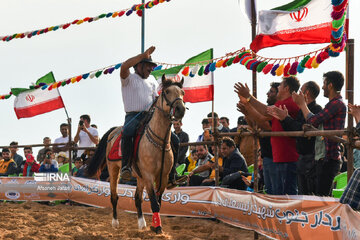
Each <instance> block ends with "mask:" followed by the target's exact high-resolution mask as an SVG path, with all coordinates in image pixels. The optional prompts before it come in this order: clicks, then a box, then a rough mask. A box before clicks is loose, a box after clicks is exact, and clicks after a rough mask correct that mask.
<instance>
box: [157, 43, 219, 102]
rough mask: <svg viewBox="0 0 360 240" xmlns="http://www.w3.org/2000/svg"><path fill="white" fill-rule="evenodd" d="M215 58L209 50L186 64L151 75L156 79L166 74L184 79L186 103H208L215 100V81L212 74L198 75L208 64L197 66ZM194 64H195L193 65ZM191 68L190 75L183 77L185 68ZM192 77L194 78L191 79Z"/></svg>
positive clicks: (211, 50)
mask: <svg viewBox="0 0 360 240" xmlns="http://www.w3.org/2000/svg"><path fill="white" fill-rule="evenodd" d="M212 58H213V49H209V50H207V51H205V52H202V53H200V54H198V55H196V56H194V57H192V58H190V59H188V60H187V61H186V62H185V64H186V65H185V64H183V65H180V66H176V67H172V68H169V69H164V70H157V71H153V72H152V73H151V74H152V75H153V76H154V77H155V78H156V79H161V76H162V75H163V74H165V75H166V76H167V77H174V78H175V79H176V80H178V81H180V80H181V78H182V77H184V84H183V90H184V91H185V95H184V101H185V102H191V103H195V102H206V101H211V100H213V99H214V79H213V74H212V72H209V73H208V74H202V75H201V76H199V75H198V71H199V70H200V69H201V67H202V66H203V67H205V65H206V64H207V63H208V62H204V63H200V64H196V63H199V62H202V61H206V60H210V59H212ZM191 63H194V64H191ZM186 66H189V75H188V76H183V75H182V74H181V72H182V71H183V69H184V67H186ZM191 76H192V77H191Z"/></svg>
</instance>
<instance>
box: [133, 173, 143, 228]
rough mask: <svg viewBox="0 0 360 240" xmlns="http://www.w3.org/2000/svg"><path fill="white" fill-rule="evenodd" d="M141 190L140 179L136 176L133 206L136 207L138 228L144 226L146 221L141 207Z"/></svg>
mask: <svg viewBox="0 0 360 240" xmlns="http://www.w3.org/2000/svg"><path fill="white" fill-rule="evenodd" d="M143 191H144V185H143V184H142V182H141V180H140V179H139V178H138V180H137V187H136V192H135V206H136V209H137V214H138V227H139V229H140V230H141V229H144V228H146V221H145V218H144V215H143V212H142V208H141V204H142V197H143Z"/></svg>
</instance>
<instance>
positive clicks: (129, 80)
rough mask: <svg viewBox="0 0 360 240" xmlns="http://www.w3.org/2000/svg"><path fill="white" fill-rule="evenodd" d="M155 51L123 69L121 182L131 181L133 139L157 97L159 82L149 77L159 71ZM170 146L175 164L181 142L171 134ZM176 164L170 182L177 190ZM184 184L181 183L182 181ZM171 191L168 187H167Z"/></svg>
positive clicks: (149, 51)
mask: <svg viewBox="0 0 360 240" xmlns="http://www.w3.org/2000/svg"><path fill="white" fill-rule="evenodd" d="M154 51H155V47H154V46H152V47H150V48H148V49H147V50H146V51H145V52H144V53H141V54H139V55H136V56H135V57H132V58H129V59H128V60H126V61H125V62H124V63H123V64H122V65H121V70H120V80H121V92H122V98H123V102H124V108H125V112H126V115H125V123H124V128H123V133H122V139H121V152H122V159H121V160H122V166H123V167H122V169H121V178H122V179H123V180H124V181H129V180H130V179H131V168H130V167H129V165H130V163H129V162H130V159H131V155H132V152H133V138H134V137H135V135H136V130H137V127H138V125H139V123H140V121H141V120H142V119H143V118H144V117H145V116H146V114H147V112H148V110H149V108H150V107H151V105H152V103H153V102H154V101H155V99H156V97H157V96H158V92H157V91H158V86H159V84H158V83H157V81H156V80H155V79H154V78H153V77H150V78H149V76H150V73H151V72H152V71H153V69H154V67H156V63H154V62H153V61H152V59H151V54H152V53H153V52H154ZM131 67H134V70H135V73H130V68H131ZM171 142H172V144H173V146H174V149H173V151H174V160H176V159H177V153H178V149H179V143H180V140H179V138H178V137H177V136H176V135H175V134H173V133H172V134H171ZM175 164H176V162H174V164H173V168H172V170H171V173H170V176H169V180H170V183H171V184H172V185H173V186H175V184H176V180H178V179H176V176H177V175H176V174H175V173H176V171H175V167H174V166H175ZM180 180H181V179H180ZM168 187H169V186H168Z"/></svg>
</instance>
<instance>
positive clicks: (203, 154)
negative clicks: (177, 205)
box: [188, 145, 213, 186]
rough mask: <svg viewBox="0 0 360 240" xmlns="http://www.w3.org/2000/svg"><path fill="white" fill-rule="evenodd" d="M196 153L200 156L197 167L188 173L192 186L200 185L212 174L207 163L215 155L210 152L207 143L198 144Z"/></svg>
mask: <svg viewBox="0 0 360 240" xmlns="http://www.w3.org/2000/svg"><path fill="white" fill-rule="evenodd" d="M196 154H197V157H198V161H197V164H196V168H195V169H194V170H192V171H191V172H190V173H189V175H188V181H189V185H190V186H200V185H201V183H202V182H203V181H204V180H205V179H207V178H208V177H209V175H210V169H211V168H210V167H209V165H207V164H208V162H209V161H210V162H211V159H212V157H213V156H212V155H211V154H210V153H209V151H208V147H207V146H206V145H198V146H196ZM195 174H197V175H195Z"/></svg>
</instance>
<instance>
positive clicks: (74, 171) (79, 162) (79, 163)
mask: <svg viewBox="0 0 360 240" xmlns="http://www.w3.org/2000/svg"><path fill="white" fill-rule="evenodd" d="M74 164H75V167H74V168H73V169H72V175H73V176H74V177H77V173H78V171H79V169H80V168H81V166H82V165H83V160H82V159H81V158H80V157H78V158H75V163H74Z"/></svg>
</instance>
